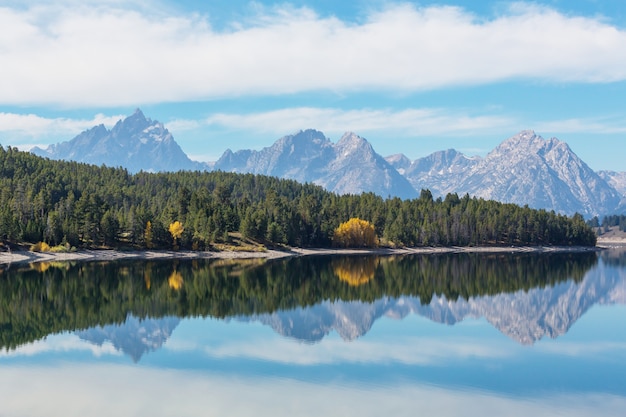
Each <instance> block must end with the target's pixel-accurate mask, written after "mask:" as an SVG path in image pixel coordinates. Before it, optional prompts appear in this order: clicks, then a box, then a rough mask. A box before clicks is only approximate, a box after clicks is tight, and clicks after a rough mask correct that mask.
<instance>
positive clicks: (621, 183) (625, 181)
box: [598, 171, 626, 213]
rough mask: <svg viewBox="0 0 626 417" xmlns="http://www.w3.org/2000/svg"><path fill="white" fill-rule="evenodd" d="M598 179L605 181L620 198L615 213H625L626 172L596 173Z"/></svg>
mask: <svg viewBox="0 0 626 417" xmlns="http://www.w3.org/2000/svg"><path fill="white" fill-rule="evenodd" d="M598 175H599V176H600V178H602V179H603V180H605V181H606V182H607V183H608V184H609V185H610V186H611V187H613V188H614V189H615V190H616V191H617V192H618V193H619V194H620V195H621V197H622V199H621V201H620V204H619V207H618V209H617V210H616V211H615V212H616V213H626V172H615V171H598Z"/></svg>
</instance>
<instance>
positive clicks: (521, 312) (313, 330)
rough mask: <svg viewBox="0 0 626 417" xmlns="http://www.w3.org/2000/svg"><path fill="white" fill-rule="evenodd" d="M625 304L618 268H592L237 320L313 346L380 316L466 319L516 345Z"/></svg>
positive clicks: (356, 333)
mask: <svg viewBox="0 0 626 417" xmlns="http://www.w3.org/2000/svg"><path fill="white" fill-rule="evenodd" d="M596 304H598V305H612V304H624V305H626V275H625V274H624V269H623V268H611V267H606V266H605V267H596V268H594V269H593V270H591V271H589V273H588V274H587V275H586V276H585V278H584V279H583V280H582V281H581V282H578V283H576V282H574V281H571V280H570V281H566V282H562V283H560V284H557V285H555V286H548V287H544V288H533V289H531V290H528V291H523V290H520V291H517V292H514V293H501V294H498V295H492V296H481V297H474V298H470V299H469V300H465V299H462V298H459V299H458V300H447V299H446V298H445V297H439V296H433V298H432V299H431V301H430V303H429V304H425V305H423V304H422V303H421V302H420V299H419V298H417V297H400V298H381V299H378V300H376V301H374V302H373V303H364V302H358V301H350V302H343V301H338V302H331V301H326V302H323V303H320V304H317V305H315V306H312V307H307V308H298V309H295V310H292V311H282V312H276V313H272V314H260V315H256V316H250V317H245V318H244V317H242V318H239V320H241V321H258V322H261V323H263V324H266V325H268V326H271V327H272V328H273V329H274V330H275V331H276V332H278V333H279V334H281V335H284V336H287V337H292V338H295V339H299V340H303V341H307V342H316V341H319V340H321V339H323V338H324V336H326V335H328V334H329V333H330V332H332V331H335V332H337V334H339V335H340V336H341V337H342V338H343V339H344V340H346V341H351V340H354V339H356V338H358V337H360V336H363V335H365V334H366V333H367V332H368V331H369V330H370V329H371V328H372V325H373V324H374V323H375V322H376V320H378V319H380V318H382V317H388V318H392V319H402V318H404V317H406V316H408V315H410V314H417V315H420V316H422V317H426V318H428V319H430V320H432V321H434V322H437V323H442V324H448V325H454V324H456V323H459V322H461V321H463V320H465V319H467V318H481V317H482V318H485V319H486V320H487V321H488V322H489V323H491V324H492V325H493V326H494V327H496V328H497V329H498V330H499V331H500V332H502V333H503V334H505V335H507V336H508V337H510V338H511V339H513V340H516V341H517V342H519V343H521V344H533V343H535V342H537V341H538V340H540V339H542V338H543V337H546V336H548V337H551V338H556V337H558V336H560V335H563V334H565V333H567V331H568V330H569V329H570V328H571V326H572V325H573V324H574V323H575V322H576V321H577V320H578V319H579V318H580V317H582V316H583V315H584V314H585V313H586V312H587V311H588V310H589V309H590V308H591V307H593V306H594V305H596Z"/></svg>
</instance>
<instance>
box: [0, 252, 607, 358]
mask: <svg viewBox="0 0 626 417" xmlns="http://www.w3.org/2000/svg"><path fill="white" fill-rule="evenodd" d="M596 262H597V258H596V255H595V253H575V254H549V255H528V254H516V255H503V254H498V255H494V254H490V255H481V254H453V255H450V254H448V255H423V256H397V257H371V256H369V257H361V256H354V257H303V258H291V259H289V260H286V261H272V262H267V263H265V264H262V263H260V262H259V261H258V260H254V261H232V262H224V261H146V262H137V261H134V262H133V261H127V262H110V263H102V262H93V263H76V264H67V263H66V264H63V263H57V264H48V265H46V264H37V265H34V266H33V267H31V268H30V269H28V268H24V269H18V270H15V269H11V270H5V271H2V272H1V273H0V347H5V348H14V347H16V346H18V345H20V344H23V343H27V342H30V341H34V340H37V339H40V338H42V337H45V336H47V335H48V334H51V333H57V332H61V331H70V330H77V329H87V328H90V327H94V326H98V325H106V324H115V323H118V324H121V323H123V322H124V320H125V319H126V317H127V315H128V314H129V313H132V314H133V315H134V316H136V317H153V318H157V317H163V316H171V315H175V316H179V317H187V316H211V317H220V318H221V317H229V316H237V315H250V314H255V313H271V312H274V311H277V310H288V309H293V308H296V307H299V306H311V305H314V304H317V303H319V302H322V301H325V300H331V301H336V300H344V301H350V300H361V301H365V302H373V301H375V300H376V299H379V298H381V297H384V296H390V297H399V296H413V297H419V298H420V300H421V302H422V303H424V304H427V303H429V302H430V300H431V298H432V297H433V295H435V294H436V295H439V296H441V295H443V296H445V297H446V298H448V299H452V300H454V299H457V298H458V297H463V298H469V297H472V296H481V295H492V294H498V293H501V292H514V291H518V290H528V289H530V288H534V287H543V286H547V285H554V284H556V283H558V282H561V281H564V280H567V279H574V280H576V281H579V280H581V279H582V278H583V276H584V275H585V273H586V272H587V271H588V270H589V269H590V268H591V267H592V266H593V265H594V264H595V263H596Z"/></svg>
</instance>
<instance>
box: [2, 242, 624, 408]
mask: <svg viewBox="0 0 626 417" xmlns="http://www.w3.org/2000/svg"><path fill="white" fill-rule="evenodd" d="M0 344H1V345H0V416H2V417H4V416H12V417H13V416H48V417H50V416H64V417H68V416H81V417H84V416H113V415H119V416H250V415H255V416H286V415H289V416H308V415H311V416H313V415H315V416H317V415H323V416H352V415H354V416H360V417H362V416H382V415H393V416H415V415H432V416H435V415H436V416H457V415H470V416H471V415H500V416H554V415H564V416H565V415H566V416H623V415H624V410H626V251H623V250H607V251H601V252H597V253H596V252H585V253H548V254H525V253H517V254H467V253H460V254H445V255H412V256H389V257H375V256H367V257H365V256H350V257H339V256H333V257H300V258H291V259H287V260H278V261H264V260H247V261H241V260H240V261H228V260H207V261H132V262H130V261H120V262H110V263H103V262H84V263H80V262H79V263H60V262H58V263H39V264H32V265H28V266H24V265H21V266H15V265H13V266H10V267H8V268H7V267H5V268H4V269H3V270H2V271H1V272H0Z"/></svg>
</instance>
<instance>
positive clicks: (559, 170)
mask: <svg viewBox="0 0 626 417" xmlns="http://www.w3.org/2000/svg"><path fill="white" fill-rule="evenodd" d="M31 152H33V153H34V154H36V155H39V156H43V157H48V158H51V159H69V160H75V161H78V162H85V163H92V164H96V165H102V164H104V165H108V166H114V167H117V166H122V167H124V168H127V169H128V170H129V171H131V172H138V171H141V170H143V171H151V172H158V171H179V170H206V171H210V170H221V171H227V172H237V173H252V174H262V175H269V176H275V177H279V178H285V179H293V180H296V181H299V182H302V183H306V182H309V183H314V184H317V185H320V186H322V187H324V188H326V189H327V190H329V191H332V192H335V193H338V194H360V193H363V192H373V193H375V194H378V195H380V196H382V197H383V198H387V197H400V198H402V199H412V198H416V197H417V196H418V195H419V193H420V192H421V190H422V189H428V190H430V191H431V193H432V194H433V196H434V197H435V198H438V197H441V198H445V196H446V195H447V194H448V193H456V194H458V195H464V194H469V195H470V196H473V197H478V198H484V199H489V200H496V201H500V202H503V203H514V204H518V205H521V206H523V205H528V206H529V207H531V208H535V209H545V210H553V211H555V212H557V213H562V214H566V215H572V214H574V213H581V214H583V215H584V216H586V217H588V218H590V217H593V216H601V215H606V214H619V213H621V212H626V172H613V171H599V172H597V173H596V172H595V171H593V170H592V169H591V168H590V167H589V166H588V165H587V164H586V163H585V162H584V161H583V160H581V159H580V158H579V157H578V156H577V155H576V154H575V153H574V152H573V151H572V150H571V148H570V147H569V146H568V145H567V143H565V142H563V141H560V140H559V139H557V138H550V139H544V138H542V137H541V136H539V135H537V134H536V133H535V132H534V131H532V130H522V131H521V132H519V133H518V134H516V135H514V136H512V137H510V138H508V139H506V140H504V141H503V142H502V143H500V144H499V145H498V146H497V147H496V148H494V149H493V150H492V151H491V152H489V153H488V154H487V155H486V156H485V157H484V158H482V157H478V156H466V155H464V154H463V153H461V152H459V151H457V150H454V149H447V150H443V151H437V152H434V153H432V154H430V155H427V156H425V157H422V158H418V159H416V160H414V161H411V160H410V159H409V158H407V157H406V156H405V155H403V154H396V155H391V156H388V157H386V158H384V157H382V156H381V155H380V154H378V153H377V152H376V151H375V150H374V148H373V146H372V145H371V143H369V142H368V141H367V139H365V138H363V137H361V136H359V135H357V134H356V133H353V132H346V133H345V134H344V135H343V136H342V137H341V138H340V139H339V141H337V143H333V142H331V141H330V139H328V138H326V137H325V136H324V134H323V133H322V132H320V131H317V130H314V129H307V130H300V131H299V132H296V133H294V134H291V135H286V136H283V137H281V138H280V139H278V140H277V141H275V142H274V143H273V144H272V145H271V146H268V147H265V148H262V149H261V150H252V149H242V150H236V151H232V150H231V149H227V150H226V151H225V152H224V153H223V154H222V156H221V157H220V158H219V159H218V160H217V161H216V162H213V163H202V162H196V161H192V160H191V159H189V157H188V156H187V155H186V154H185V153H184V152H183V151H182V149H181V148H180V146H179V145H178V144H177V143H176V141H175V140H174V138H173V136H172V134H171V133H170V132H169V131H168V130H167V129H166V128H165V126H164V125H163V124H162V123H160V122H158V121H153V120H151V119H149V118H146V117H145V116H144V114H143V113H142V112H141V110H140V109H137V110H136V111H135V112H134V113H133V114H132V115H131V116H129V117H127V118H125V119H124V120H119V121H118V122H117V123H116V124H115V126H114V127H113V128H112V129H111V130H108V129H106V127H105V126H104V125H98V126H94V127H93V128H91V129H88V130H85V131H84V132H82V133H81V134H79V135H77V136H76V137H75V138H73V139H72V140H70V141H67V142H61V143H58V144H54V145H50V146H48V147H47V148H46V149H40V148H37V147H35V148H33V149H32V150H31Z"/></svg>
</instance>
